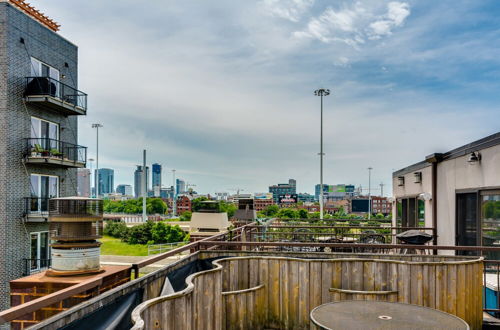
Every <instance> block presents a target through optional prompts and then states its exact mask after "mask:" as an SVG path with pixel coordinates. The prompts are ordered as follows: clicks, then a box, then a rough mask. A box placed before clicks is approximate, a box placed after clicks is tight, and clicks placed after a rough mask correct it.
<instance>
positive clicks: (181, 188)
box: [175, 179, 186, 195]
mask: <svg viewBox="0 0 500 330" xmlns="http://www.w3.org/2000/svg"><path fill="white" fill-rule="evenodd" d="M175 192H176V194H177V195H179V194H184V193H185V192H186V182H185V181H184V180H181V179H176V180H175Z"/></svg>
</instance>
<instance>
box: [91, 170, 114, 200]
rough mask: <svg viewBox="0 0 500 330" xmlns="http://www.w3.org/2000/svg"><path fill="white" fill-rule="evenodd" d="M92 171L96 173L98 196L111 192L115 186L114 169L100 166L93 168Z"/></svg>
mask: <svg viewBox="0 0 500 330" xmlns="http://www.w3.org/2000/svg"><path fill="white" fill-rule="evenodd" d="M98 171H99V172H98ZM94 173H95V175H97V184H98V188H99V191H98V193H99V196H103V195H104V194H111V193H113V192H114V187H115V171H114V170H113V169H111V168H100V169H99V170H95V172H94Z"/></svg>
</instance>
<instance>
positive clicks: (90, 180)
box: [88, 158, 95, 197]
mask: <svg viewBox="0 0 500 330" xmlns="http://www.w3.org/2000/svg"><path fill="white" fill-rule="evenodd" d="M88 161H89V164H90V178H89V186H90V187H89V189H90V193H89V195H90V196H89V197H94V196H93V194H92V175H95V174H92V169H93V166H92V162H93V161H94V158H89V159H88ZM94 182H95V180H94ZM94 189H95V187H94Z"/></svg>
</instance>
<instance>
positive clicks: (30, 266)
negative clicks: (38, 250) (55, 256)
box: [23, 259, 50, 276]
mask: <svg viewBox="0 0 500 330" xmlns="http://www.w3.org/2000/svg"><path fill="white" fill-rule="evenodd" d="M49 267H50V259H23V275H24V276H29V275H31V274H34V273H38V272H41V271H43V270H46V269H47V268H49Z"/></svg>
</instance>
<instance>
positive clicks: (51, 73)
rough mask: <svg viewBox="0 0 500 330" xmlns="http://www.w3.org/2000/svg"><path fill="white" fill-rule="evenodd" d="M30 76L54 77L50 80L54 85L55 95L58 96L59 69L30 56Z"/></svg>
mask: <svg viewBox="0 0 500 330" xmlns="http://www.w3.org/2000/svg"><path fill="white" fill-rule="evenodd" d="M31 76H32V77H48V78H51V79H54V80H55V81H52V83H54V86H55V95H54V96H59V86H58V85H59V84H57V83H56V82H59V70H57V69H56V68H53V67H51V66H50V65H48V64H46V63H43V62H42V61H39V60H37V59H36V58H33V57H32V58H31Z"/></svg>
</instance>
